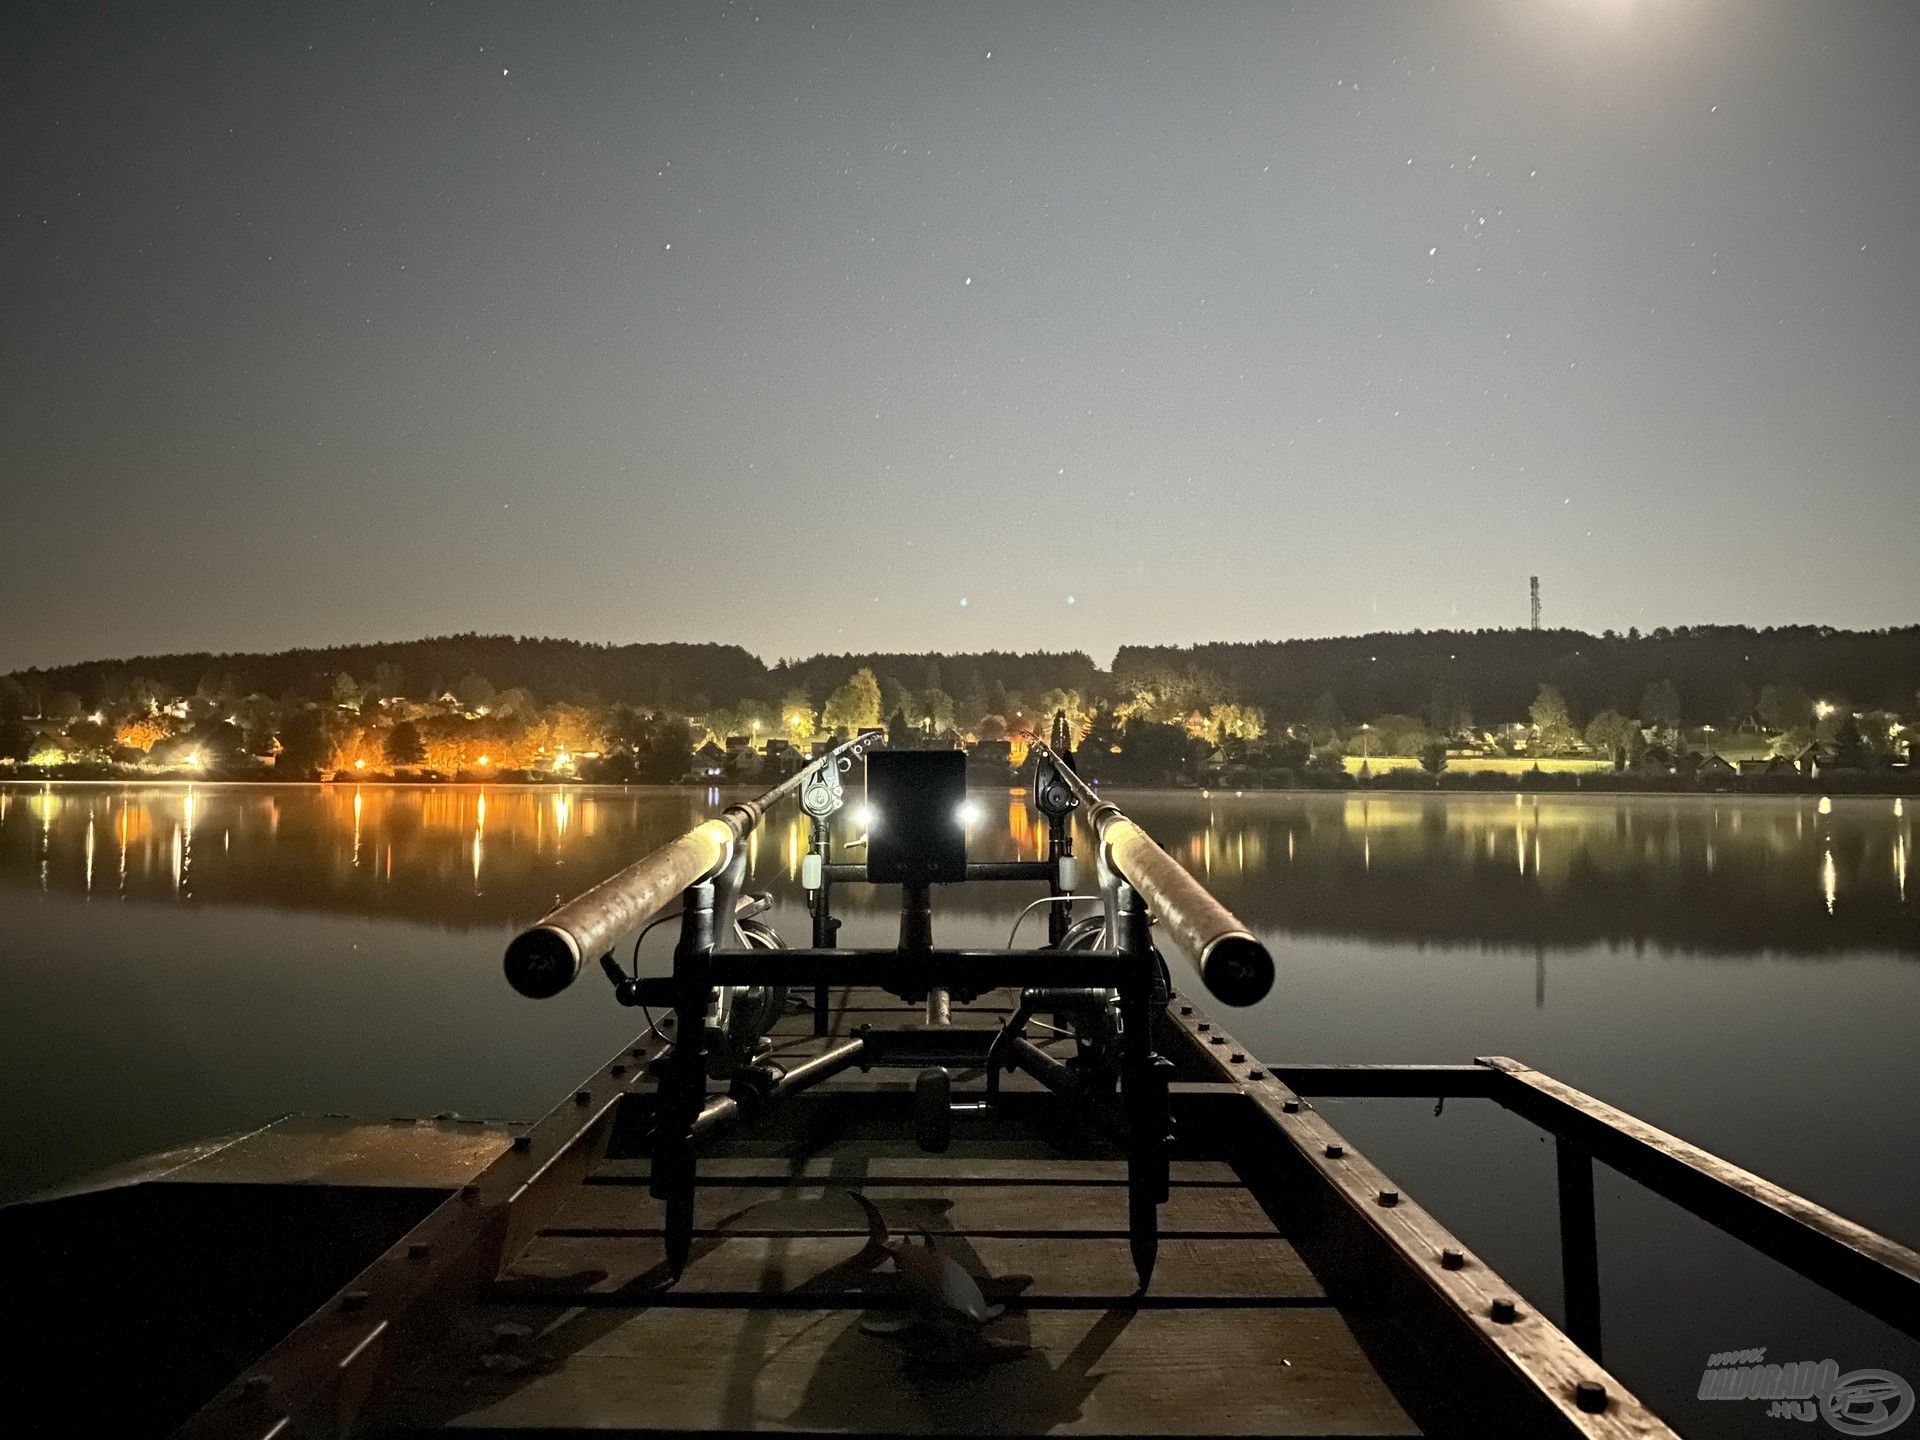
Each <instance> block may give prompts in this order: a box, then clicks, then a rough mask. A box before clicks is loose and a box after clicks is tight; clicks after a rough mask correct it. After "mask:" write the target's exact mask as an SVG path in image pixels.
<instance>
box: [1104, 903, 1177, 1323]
mask: <svg viewBox="0 0 1920 1440" xmlns="http://www.w3.org/2000/svg"><path fill="white" fill-rule="evenodd" d="M1118 900H1119V912H1120V926H1119V932H1120V933H1119V937H1118V938H1119V945H1118V947H1117V948H1118V949H1119V951H1120V956H1121V960H1120V963H1121V967H1122V969H1121V976H1120V1023H1121V1036H1120V1083H1121V1087H1122V1090H1123V1096H1124V1099H1125V1102H1126V1112H1127V1237H1128V1243H1129V1246H1130V1248H1131V1249H1132V1251H1133V1268H1134V1273H1135V1274H1137V1275H1138V1276H1139V1277H1140V1288H1141V1289H1142V1290H1145V1289H1146V1288H1147V1285H1148V1284H1149V1282H1151V1281H1152V1279H1153V1263H1154V1260H1155V1259H1156V1258H1157V1257H1158V1255H1159V1253H1160V1206H1161V1204H1162V1203H1163V1202H1164V1201H1165V1200H1166V1198H1167V1165H1168V1160H1167V1141H1168V1131H1169V1130H1170V1129H1171V1117H1170V1114H1169V1112H1168V1109H1167V1071H1168V1069H1169V1068H1170V1067H1169V1066H1168V1064H1167V1062H1166V1061H1164V1060H1161V1059H1159V1058H1158V1057H1156V1056H1155V1055H1154V1053H1153V1029H1152V1025H1153V986H1154V980H1155V972H1156V966H1155V964H1154V958H1153V942H1152V940H1151V938H1150V937H1149V935H1148V933H1147V909H1146V903H1145V902H1144V901H1143V900H1142V899H1141V898H1140V896H1139V894H1138V892H1136V891H1135V890H1134V889H1133V887H1132V886H1130V885H1122V886H1120V887H1119V895H1118Z"/></svg>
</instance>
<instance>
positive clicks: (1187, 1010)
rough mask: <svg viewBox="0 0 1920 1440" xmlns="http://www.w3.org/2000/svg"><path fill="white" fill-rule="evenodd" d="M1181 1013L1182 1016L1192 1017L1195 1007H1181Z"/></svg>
mask: <svg viewBox="0 0 1920 1440" xmlns="http://www.w3.org/2000/svg"><path fill="white" fill-rule="evenodd" d="M1180 1013H1181V1014H1182V1015H1191V1014H1193V1006H1191V1005H1182V1006H1181V1007H1180Z"/></svg>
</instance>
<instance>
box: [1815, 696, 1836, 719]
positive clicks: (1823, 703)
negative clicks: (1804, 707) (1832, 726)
mask: <svg viewBox="0 0 1920 1440" xmlns="http://www.w3.org/2000/svg"><path fill="white" fill-rule="evenodd" d="M1813 713H1814V714H1815V715H1816V716H1817V717H1818V718H1820V719H1822V720H1824V719H1826V718H1827V717H1828V716H1829V715H1831V714H1833V702H1832V701H1831V700H1816V701H1814V702H1813Z"/></svg>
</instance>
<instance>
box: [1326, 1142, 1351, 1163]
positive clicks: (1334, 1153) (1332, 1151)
mask: <svg viewBox="0 0 1920 1440" xmlns="http://www.w3.org/2000/svg"><path fill="white" fill-rule="evenodd" d="M1346 1153H1347V1147H1346V1146H1344V1145H1329V1146H1327V1159H1329V1160H1338V1159H1339V1158H1340V1157H1341V1156H1342V1155H1344V1154H1346Z"/></svg>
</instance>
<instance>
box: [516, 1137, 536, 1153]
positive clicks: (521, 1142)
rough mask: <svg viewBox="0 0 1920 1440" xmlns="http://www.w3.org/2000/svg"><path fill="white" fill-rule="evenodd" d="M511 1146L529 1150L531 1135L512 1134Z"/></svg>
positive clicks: (531, 1142)
mask: <svg viewBox="0 0 1920 1440" xmlns="http://www.w3.org/2000/svg"><path fill="white" fill-rule="evenodd" d="M513 1148H514V1149H516V1150H531V1149H532V1148H533V1136H531V1135H516V1136H514V1137H513Z"/></svg>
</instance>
